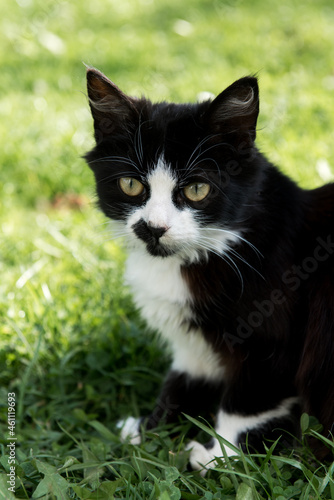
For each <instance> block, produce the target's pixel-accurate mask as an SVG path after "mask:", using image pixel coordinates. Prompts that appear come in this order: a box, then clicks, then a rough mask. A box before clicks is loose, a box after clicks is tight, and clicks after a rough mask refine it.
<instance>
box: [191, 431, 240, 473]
mask: <svg viewBox="0 0 334 500" xmlns="http://www.w3.org/2000/svg"><path fill="white" fill-rule="evenodd" d="M186 450H190V456H189V462H190V466H191V468H192V469H193V470H198V471H200V474H201V476H205V474H206V473H207V471H208V470H209V469H213V468H214V467H216V466H217V465H218V464H217V461H216V457H222V456H223V451H222V449H221V445H220V443H219V441H218V439H212V440H211V441H210V442H209V443H208V444H207V445H203V444H201V443H198V442H197V441H191V442H190V443H189V444H188V445H187V446H186ZM225 453H226V455H227V456H231V455H234V452H233V450H232V449H231V448H228V447H227V446H225Z"/></svg>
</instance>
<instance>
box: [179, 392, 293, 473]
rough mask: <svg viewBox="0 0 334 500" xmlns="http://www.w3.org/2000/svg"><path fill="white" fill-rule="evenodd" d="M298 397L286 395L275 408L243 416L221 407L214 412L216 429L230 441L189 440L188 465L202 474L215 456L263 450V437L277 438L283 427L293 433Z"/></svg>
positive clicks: (213, 465) (212, 462) (209, 467)
mask: <svg viewBox="0 0 334 500" xmlns="http://www.w3.org/2000/svg"><path fill="white" fill-rule="evenodd" d="M298 408H299V405H298V398H297V397H289V398H286V399H284V400H283V401H281V402H280V403H279V404H278V405H277V406H276V407H275V408H272V409H269V410H267V411H263V412H260V413H257V414H252V415H245V414H238V413H229V412H227V411H226V410H224V409H223V408H221V409H220V410H219V412H218V415H217V424H216V429H215V430H216V432H217V434H219V436H222V437H223V438H224V440H226V441H227V442H228V443H230V444H231V446H229V445H228V444H227V443H226V444H225V443H224V444H223V446H224V448H225V450H224V451H225V453H224V451H223V450H222V447H221V443H220V441H219V440H218V439H217V438H214V439H212V440H211V441H210V442H209V443H208V444H207V445H202V444H200V443H198V442H197V441H191V442H190V443H189V444H188V445H187V449H188V450H190V457H189V460H190V465H191V467H192V468H193V469H194V470H199V471H200V473H201V475H203V476H204V475H205V474H206V472H207V470H208V469H211V468H213V467H215V466H216V465H217V462H216V457H223V458H224V455H225V456H226V455H227V456H228V457H229V456H233V455H236V454H237V450H236V448H239V447H241V448H242V449H243V451H246V450H247V447H249V449H251V450H252V451H255V450H257V451H261V450H262V449H263V440H264V439H265V438H268V439H270V440H271V441H274V440H276V439H277V438H278V437H279V436H280V435H281V434H282V429H285V431H287V432H288V433H291V434H294V432H295V430H296V423H297V420H298V419H297V418H296V416H297V415H298Z"/></svg>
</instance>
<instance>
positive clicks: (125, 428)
mask: <svg viewBox="0 0 334 500" xmlns="http://www.w3.org/2000/svg"><path fill="white" fill-rule="evenodd" d="M139 424H140V418H134V417H128V418H125V419H124V420H120V421H119V422H118V423H117V428H118V429H120V430H121V433H120V437H121V441H127V440H129V442H130V443H131V444H140V443H141V436H140V432H139Z"/></svg>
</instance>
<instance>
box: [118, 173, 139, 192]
mask: <svg viewBox="0 0 334 500" xmlns="http://www.w3.org/2000/svg"><path fill="white" fill-rule="evenodd" d="M119 187H120V188H121V190H122V191H123V193H125V194H127V195H128V196H139V195H140V194H142V192H143V191H144V186H143V184H142V183H141V182H139V181H138V180H137V179H134V178H133V177H121V178H120V180H119Z"/></svg>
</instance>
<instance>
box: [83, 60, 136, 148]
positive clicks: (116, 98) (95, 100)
mask: <svg viewBox="0 0 334 500" xmlns="http://www.w3.org/2000/svg"><path fill="white" fill-rule="evenodd" d="M87 91H88V98H89V104H90V108H91V112H92V116H93V118H94V126H95V135H96V139H101V135H102V136H104V137H105V136H110V135H111V134H113V133H114V132H116V131H119V130H121V129H124V128H129V124H130V123H131V122H133V120H134V119H135V118H136V117H137V116H138V112H137V109H136V107H135V103H134V101H135V100H134V99H132V98H130V97H128V96H127V95H126V94H124V93H123V92H122V91H121V90H120V89H119V88H118V87H117V86H116V85H115V84H114V83H112V82H111V81H110V80H109V79H108V78H107V77H106V76H105V75H104V74H103V73H101V72H100V71H98V70H96V69H94V68H88V69H87ZM97 136H98V137H97Z"/></svg>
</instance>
